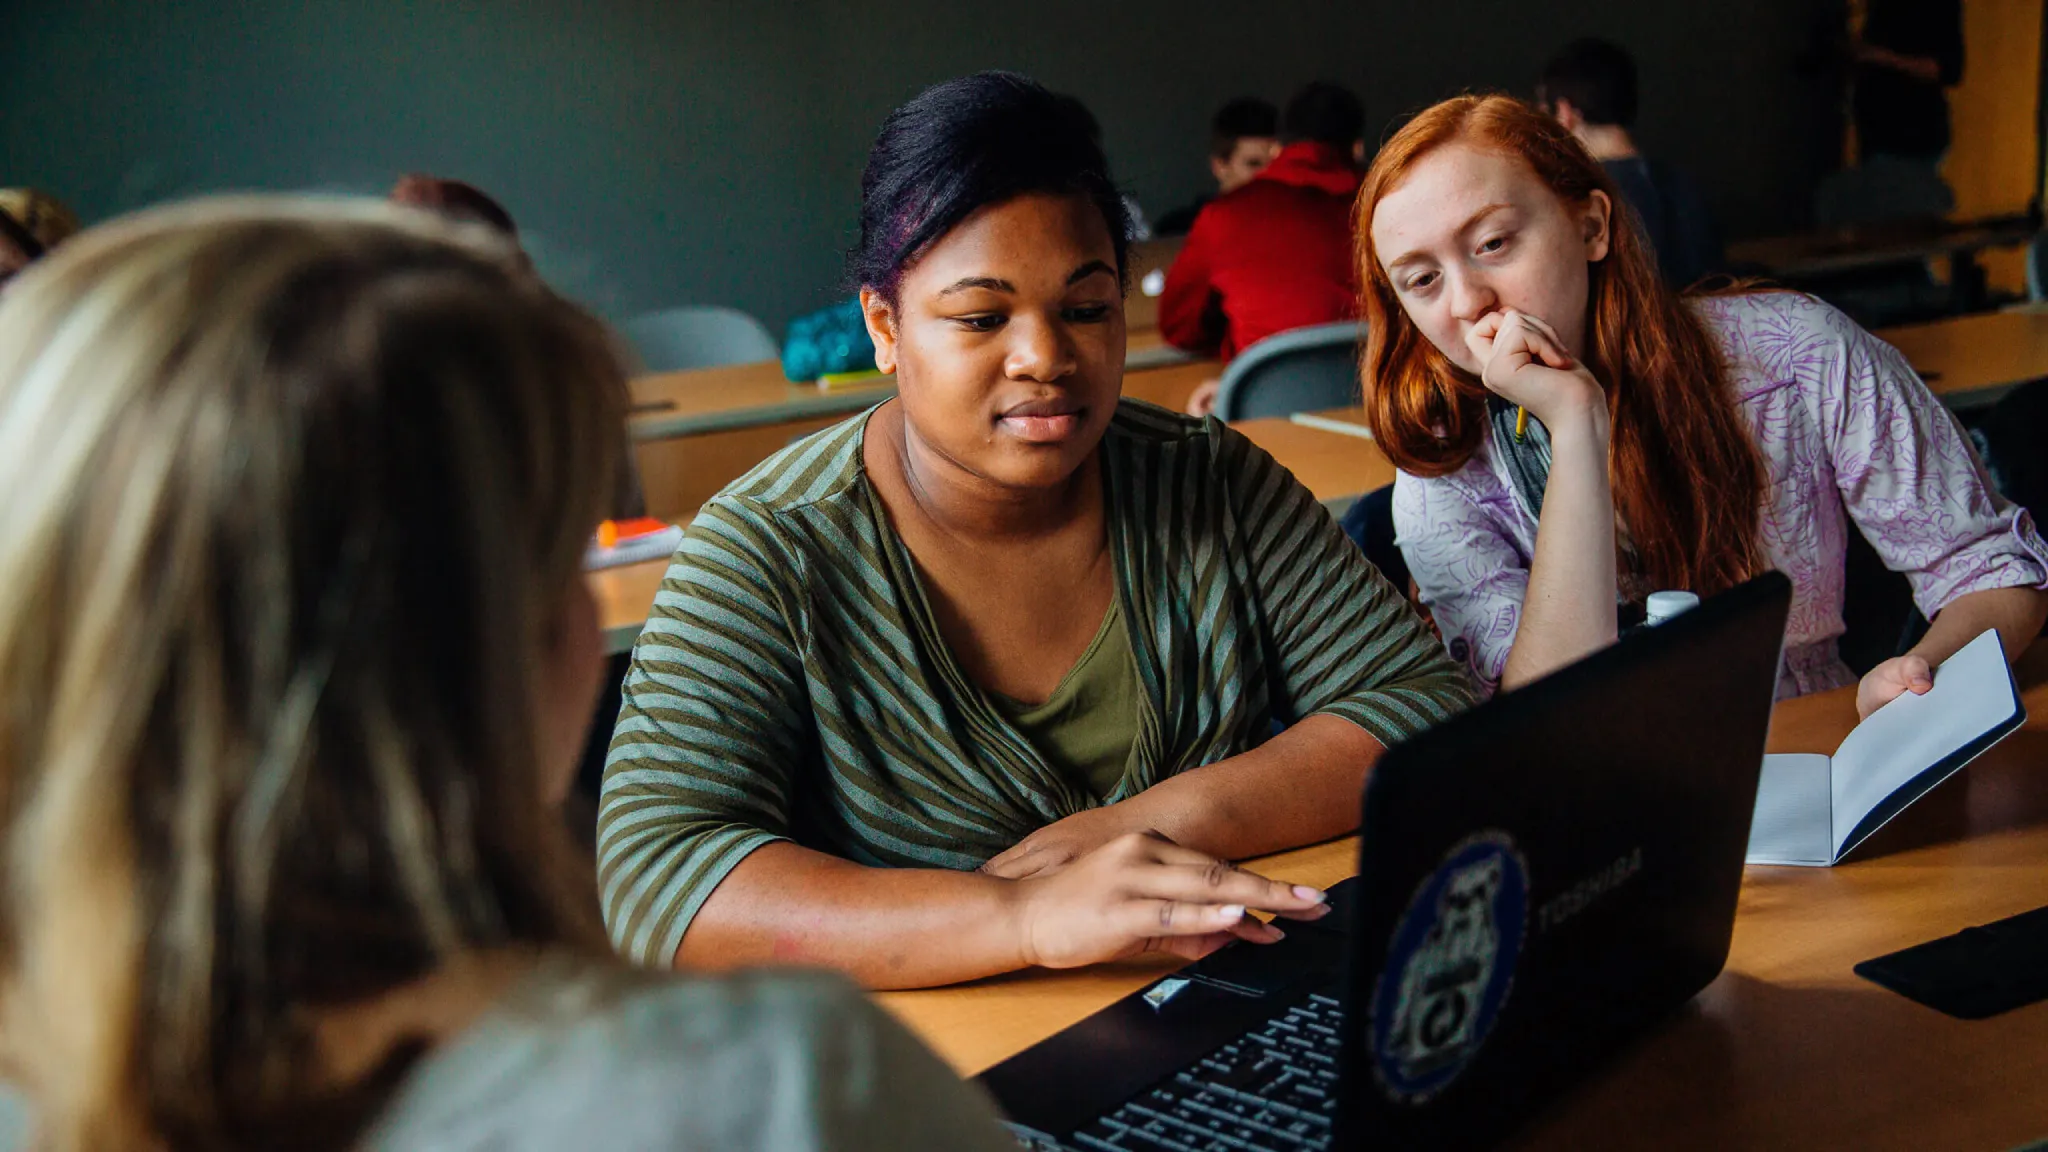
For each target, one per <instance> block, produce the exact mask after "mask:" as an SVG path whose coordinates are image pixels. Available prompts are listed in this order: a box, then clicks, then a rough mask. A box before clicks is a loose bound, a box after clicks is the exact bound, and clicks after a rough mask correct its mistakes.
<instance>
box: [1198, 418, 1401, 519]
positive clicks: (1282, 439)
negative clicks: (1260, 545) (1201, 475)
mask: <svg viewBox="0 0 2048 1152" xmlns="http://www.w3.org/2000/svg"><path fill="white" fill-rule="evenodd" d="M1231 427H1232V428H1235V429H1237V430H1238V431H1239V432H1242V433H1244V434H1245V436H1246V437H1247V438H1249V439H1250V440H1251V442H1252V443H1254V444H1257V445H1258V446H1259V447H1261V448H1264V449H1265V450H1266V451H1268V452H1271V453H1272V454H1273V459H1275V460H1277V461H1279V462H1280V464H1281V465H1282V466H1283V467H1285V468H1286V469H1287V470H1288V471H1289V472H1292V473H1294V478H1295V479H1297V480H1299V481H1301V482H1302V483H1303V484H1304V485H1306V486H1307V487H1308V490H1309V491H1310V492H1313V493H1314V494H1315V497H1316V499H1318V500H1320V501H1322V502H1323V503H1324V504H1325V505H1327V506H1329V507H1330V510H1331V511H1332V512H1333V513H1337V514H1341V513H1342V512H1343V511H1344V509H1345V508H1348V507H1350V505H1351V501H1352V500H1354V499H1356V498H1358V497H1359V496H1363V495H1364V494H1366V493H1367V492H1370V491H1372V490H1373V489H1375V488H1378V487H1380V486H1381V485H1384V484H1392V483H1393V482H1394V465H1393V463H1392V461H1389V460H1388V459H1387V457H1386V455H1385V454H1384V453H1382V452H1381V451H1380V448H1379V445H1377V444H1375V443H1373V442H1372V441H1371V440H1369V439H1367V438H1365V437H1362V436H1350V435H1345V434H1344V433H1341V432H1331V431H1326V430H1324V429H1322V428H1312V427H1310V426H1308V425H1306V424H1297V423H1295V422H1294V421H1293V420H1291V419H1288V418H1286V417H1283V416H1267V417H1263V418H1261V419H1258V420H1239V421H1238V422H1236V423H1235V424H1232V425H1231Z"/></svg>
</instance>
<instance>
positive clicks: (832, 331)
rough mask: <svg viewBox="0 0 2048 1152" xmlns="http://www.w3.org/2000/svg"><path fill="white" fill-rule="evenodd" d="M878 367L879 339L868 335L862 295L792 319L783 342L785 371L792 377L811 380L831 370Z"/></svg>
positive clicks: (844, 370)
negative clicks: (877, 345) (876, 339)
mask: <svg viewBox="0 0 2048 1152" xmlns="http://www.w3.org/2000/svg"><path fill="white" fill-rule="evenodd" d="M874 366H875V342H874V341H873V340H871V339H869V338H868V325H867V321H866V320H865V319H864V318H863V317H862V316H861V312H860V298H859V297H854V298H853V299H851V300H843V301H841V302H839V303H837V304H834V305H832V306H831V307H829V308H820V309H818V310H817V311H816V312H812V313H810V314H808V315H804V316H799V317H797V318H796V319H794V320H791V321H790V322H789V336H788V338H787V339H785V340H784V341H783V342H782V374H783V375H784V376H787V377H789V378H790V379H791V380H793V381H796V382H797V383H800V384H803V383H809V382H811V381H813V380H816V379H817V378H818V377H820V376H824V375H827V374H829V373H834V372H866V371H870V370H872V369H873V368H874Z"/></svg>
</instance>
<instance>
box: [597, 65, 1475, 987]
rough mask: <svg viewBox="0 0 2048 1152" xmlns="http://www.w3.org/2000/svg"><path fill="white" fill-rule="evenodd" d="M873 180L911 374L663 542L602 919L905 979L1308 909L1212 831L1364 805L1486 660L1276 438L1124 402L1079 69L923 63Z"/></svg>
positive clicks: (609, 817)
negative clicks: (930, 81) (1417, 596)
mask: <svg viewBox="0 0 2048 1152" xmlns="http://www.w3.org/2000/svg"><path fill="white" fill-rule="evenodd" d="M861 201H862V203H861V238H860V243H859V246H858V248H857V249H856V250H855V253H854V255H853V258H852V261H851V273H852V275H851V278H852V279H853V280H854V281H855V282H856V283H858V284H859V285H860V286H861V289H860V293H861V305H862V308H863V309H864V310H865V312H866V315H867V321H868V329H869V332H870V334H871V335H872V336H873V337H874V341H875V348H876V360H877V363H878V364H879V365H880V366H881V367H882V369H883V370H885V371H889V372H893V373H894V374H895V376H896V380H897V396H896V398H895V399H893V400H890V401H889V402H887V403H884V404H882V405H880V406H878V407H876V408H874V409H872V410H871V411H869V412H867V413H864V414H863V415H861V416H859V417H856V418H854V419H852V420H849V421H847V422H845V423H843V424H840V425H838V426H836V427H834V428H830V429H827V430H825V431H823V432H819V433H817V434H816V435H814V436H811V437H809V438H807V439H805V440H803V441H800V442H799V443H797V444H795V445H792V446H791V447H789V448H788V449H786V450H784V451H783V452H782V453H780V454H778V455H777V456H775V457H772V458H770V459H769V460H768V462H766V463H764V464H762V465H761V466H760V467H759V468H756V469H755V470H754V472H753V473H752V474H750V475H749V476H747V477H745V478H743V479H741V480H740V481H738V482H737V483H735V484H734V485H733V486H732V487H730V488H728V489H727V490H726V491H725V492H723V493H721V494H720V495H719V496H717V497H716V498H714V499H713V500H712V501H711V502H710V503H708V504H706V505H705V507H704V511H703V512H702V513H701V514H700V515H699V516H698V517H697V519H696V521H695V522H694V523H692V524H691V526H690V530H689V535H688V537H687V538H686V539H685V541H684V543H683V545H682V547H681V548H680V549H678V551H677V553H676V559H675V562H674V564H673V565H672V566H671V567H670V568H669V573H668V577H667V579H666V580H664V581H663V586H662V591H661V592H660V593H659V594H658V595H657V596H656V598H655V603H654V610H653V613H652V615H651V616H650V618H649V619H648V622H647V627H646V630H645V631H644V632H642V633H641V636H640V641H639V643H638V645H637V646H636V647H635V648H634V653H633V668H632V671H631V672H630V673H628V675H627V678H626V686H625V698H626V703H625V708H624V709H623V710H622V711H621V713H620V715H619V723H618V730H617V733H616V735H615V736H614V738H613V741H612V756H611V763H610V765H609V767H608V768H607V770H606V773H605V782H604V792H603V797H602V801H601V804H600V809H599V818H598V821H599V823H598V870H599V878H600V884H601V887H602V889H603V893H604V910H605V919H606V922H607V924H608V925H609V927H610V929H611V933H612V940H613V943H614V944H615V945H616V946H618V947H619V948H620V949H621V950H622V951H624V952H625V953H626V954H627V955H628V956H630V957H632V958H633V959H635V960H637V961H639V962H640V963H643V964H648V965H654V966H667V965H669V964H672V963H679V964H683V965H686V966H687V965H715V966H721V967H722V966H726V965H732V964H740V963H751V962H767V961H779V962H802V963H816V964H825V965H830V966H833V967H837V968H842V969H845V970H848V971H850V972H852V973H853V974H854V975H855V976H856V977H858V978H859V979H861V980H862V981H864V982H866V983H868V984H870V985H873V986H886V987H909V986H917V985H929V984H944V983H950V982H953V981H959V980H969V979H974V978H977V977H983V976H989V975H993V974H995V973H1000V972H1006V971H1010V970H1012V969H1016V968H1021V967H1025V966H1029V965H1043V966H1049V967H1072V966H1077V965H1082V964H1089V963H1095V962H1099V961H1108V960H1113V959H1118V958H1121V957H1128V956H1132V955H1136V954H1138V953H1142V952H1146V951H1170V952H1174V953H1177V954H1180V955H1184V956H1185V955H1196V954H1199V953H1201V952H1204V951H1207V950H1209V949H1212V948H1214V947H1216V946H1218V945H1219V944H1220V943H1222V942H1224V941H1226V940H1228V939H1229V938H1231V937H1232V936H1238V937H1242V938H1244V939H1248V940H1252V941H1256V942H1267V941H1271V940H1273V939H1276V938H1277V937H1276V935H1275V934H1274V929H1272V928H1269V927H1267V926H1265V925H1263V924H1262V923H1260V922H1259V921H1258V920H1257V919H1256V918H1252V917H1249V916H1248V915H1247V913H1246V909H1247V908H1256V909H1263V910H1266V911H1271V912H1275V913H1279V914H1281V915H1283V916H1291V917H1296V918H1314V917H1318V916H1321V915H1324V914H1325V909H1326V906H1325V905H1323V903H1322V900H1323V897H1322V894H1321V893H1320V892H1317V891H1314V890H1312V889H1307V888H1296V887H1290V886H1288V885H1285V884H1279V883H1274V882H1271V881H1268V880H1265V879H1262V878H1260V877H1257V876H1254V875H1252V874H1250V873H1246V872H1241V871H1238V870H1236V869H1233V868H1231V867H1230V866H1229V865H1228V864H1226V863H1224V861H1227V860H1233V859H1243V858H1246V857H1251V856H1258V855H1261V854H1264V853H1268V852H1273V851H1277V850H1279V849H1282V848H1288V847H1293V846H1295V845H1300V844H1307V843H1313V842H1316V841H1320V840H1325V839H1328V838H1330V837H1332V836H1336V835H1339V834H1341V833H1343V832H1345V831H1348V830H1349V829H1350V828H1351V827H1352V826H1353V824H1354V823H1355V821H1356V814H1357V811H1358V796H1359V790H1360V788H1361V786H1362V785H1363V783H1364V781H1365V778H1366V774H1367V773H1368V772H1369V771H1370V769H1371V766H1372V764H1373V763H1374V761H1375V760H1376V759H1377V758H1378V756H1379V755H1380V753H1381V751H1382V750H1383V749H1384V747H1385V746H1386V745H1388V744H1390V743H1393V742H1394V741H1397V740H1400V739H1402V738H1404V737H1406V736H1408V735H1410V734H1412V733H1414V732H1416V731H1419V730H1420V729H1422V728H1424V727H1426V726H1428V725H1429V724H1432V723H1434V722H1436V721H1438V720H1440V719H1442V718H1443V717H1445V716H1448V715H1449V714H1451V713H1452V712H1453V711H1456V710H1457V709H1459V708H1461V707H1463V706H1464V705H1465V703H1466V701H1467V700H1468V699H1469V694H1470V688H1469V686H1468V685H1467V684H1466V682H1465V678H1464V676H1463V675H1462V674H1461V673H1460V672H1459V670H1458V669H1457V668H1456V667H1454V666H1453V665H1452V664H1451V663H1450V662H1449V661H1448V660H1447V659H1445V657H1444V654H1443V648H1442V646H1441V645H1439V644H1438V643H1436V642H1435V640H1434V639H1433V638H1432V637H1431V636H1430V635H1429V633H1428V632H1427V631H1425V630H1424V628H1423V626H1422V624H1421V622H1420V621H1419V620H1418V619H1416V617H1415V615H1414V614H1413V613H1412V612H1410V611H1409V610H1408V608H1407V606H1406V605H1405V604H1404V603H1403V602H1402V599H1401V597H1400V595H1399V594H1398V593H1396V592H1395V591H1394V590H1393V589H1392V588H1390V587H1388V586H1387V584H1386V583H1385V581H1383V580H1381V579H1380V578H1379V577H1378V576H1377V575H1376V574H1375V573H1374V572H1373V571H1372V567H1371V565H1370V564H1369V563H1367V561H1366V560H1365V558H1364V557H1363V556H1362V555H1361V554H1360V553H1359V551H1358V549H1357V548H1355V547H1353V546H1352V545H1351V543H1350V541H1348V540H1346V539H1345V538H1344V536H1343V534H1342V533H1341V532H1339V531H1338V529H1337V526H1336V525H1335V524H1334V523H1333V522H1332V521H1331V520H1330V518H1329V516H1328V515H1327V514H1325V513H1324V512H1323V511H1322V510H1321V509H1320V508H1318V507H1317V505H1316V501H1315V498H1314V497H1313V496H1311V495H1310V494H1309V492H1308V490H1307V489H1305V488H1303V487H1302V486H1301V485H1300V483H1298V482H1297V481H1296V480H1295V479H1294V478H1293V477H1292V476H1291V475H1290V474H1288V473H1287V472H1286V470H1284V469H1282V468H1280V467H1279V466H1278V465H1276V464H1275V463H1274V462H1273V460H1272V458H1271V457H1270V456H1268V455H1267V454H1266V453H1265V452H1263V451H1261V450H1259V449H1258V448H1257V447H1255V446H1254V445H1253V444H1252V443H1251V442H1250V441H1248V440H1246V439H1245V438H1244V437H1243V436H1242V435H1240V434H1238V433H1236V432H1234V431H1231V430H1229V429H1227V428H1225V427H1223V426H1222V425H1220V424H1217V423H1215V422H1214V421H1210V422H1206V423H1205V422H1199V421H1194V420H1189V419H1186V418H1185V417H1179V416H1173V415H1170V414H1167V413H1164V412H1160V411H1158V410H1157V409H1153V408H1150V407H1148V406H1145V405H1139V404H1120V403H1119V401H1118V393H1119V391H1120V388H1121V385H1122V379H1123V363H1124V315H1123V294H1124V287H1125V284H1124V277H1125V272H1126V267H1127V265H1126V247H1127V242H1126V232H1125V229H1124V227H1123V223H1124V220H1123V215H1124V208H1123V204H1122V201H1121V200H1120V198H1119V197H1118V196H1117V193H1116V186H1115V184H1114V183H1113V182H1112V180H1111V178H1110V174H1109V169H1108V164H1107V162H1106V161H1105V160H1104V158H1103V155H1102V152H1101V149H1100V148H1099V147H1098V146H1097V145H1096V144H1095V142H1094V141H1093V140H1092V139H1091V138H1090V135H1089V133H1088V130H1087V127H1086V124H1085V121H1084V120H1083V114H1082V113H1081V112H1080V110H1079V106H1078V105H1077V104H1075V103H1074V102H1073V101H1072V100H1070V99H1068V98H1065V97H1061V96H1057V95H1055V94H1053V93H1050V92H1047V91H1046V90H1045V89H1044V88H1041V87H1040V86H1038V85H1037V84H1035V83H1032V82H1031V81H1029V80H1027V79H1025V78H1023V77H1020V76H1015V75H1012V74H1008V73H983V74H980V75H976V76H970V77H966V78H964V79H960V80H954V81H950V82H948V83H945V84H940V85H937V86H936V87H933V88H930V89H927V90H926V91H925V92H923V93H921V94H920V95H918V96H917V97H916V98H914V99H912V100H911V101H910V102H909V103H908V104H905V105H904V106H903V107H901V108H899V109H897V110H896V111H895V112H894V113H892V114H891V115H890V117H889V119H888V121H887V122H886V123H885V124H884V125H883V127H882V131H881V134H880V136H879V137H878V138H877V139H876V141H875V145H874V148H873V151H872V152H871V153H870V154H869V158H868V164H867V168H866V171H865V172H864V173H863V175H862V178H861ZM1276 722H1279V723H1284V724H1287V725H1289V726H1288V727H1287V728H1286V730H1285V731H1284V732H1281V733H1280V734H1278V735H1277V736H1276V735H1274V734H1273V733H1274V726H1275V723H1276Z"/></svg>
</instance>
